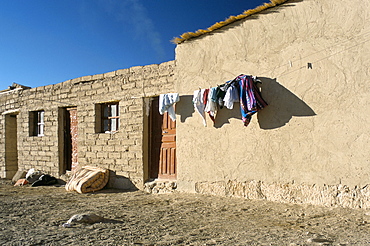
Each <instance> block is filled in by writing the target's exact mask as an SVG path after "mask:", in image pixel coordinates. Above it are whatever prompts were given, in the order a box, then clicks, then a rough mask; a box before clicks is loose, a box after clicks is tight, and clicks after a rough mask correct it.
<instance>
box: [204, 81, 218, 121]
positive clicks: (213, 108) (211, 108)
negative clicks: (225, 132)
mask: <svg viewBox="0 0 370 246" xmlns="http://www.w3.org/2000/svg"><path fill="white" fill-rule="evenodd" d="M215 94H216V87H213V88H211V89H209V93H208V100H207V104H206V108H205V109H204V111H206V112H207V113H208V115H209V117H210V118H211V120H212V121H213V122H215V116H216V112H217V103H216V101H215V100H213V98H214V97H215Z"/></svg>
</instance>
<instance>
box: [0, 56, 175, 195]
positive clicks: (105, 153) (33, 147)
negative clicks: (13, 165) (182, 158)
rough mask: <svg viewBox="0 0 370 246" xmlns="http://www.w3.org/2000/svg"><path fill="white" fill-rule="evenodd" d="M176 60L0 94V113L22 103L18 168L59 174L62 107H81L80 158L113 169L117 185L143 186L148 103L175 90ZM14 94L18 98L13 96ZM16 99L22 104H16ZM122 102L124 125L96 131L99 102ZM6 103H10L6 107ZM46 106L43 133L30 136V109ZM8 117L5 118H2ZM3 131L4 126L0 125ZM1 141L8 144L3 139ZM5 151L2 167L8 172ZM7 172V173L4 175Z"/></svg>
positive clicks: (121, 115)
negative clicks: (151, 98)
mask: <svg viewBox="0 0 370 246" xmlns="http://www.w3.org/2000/svg"><path fill="white" fill-rule="evenodd" d="M174 66H175V62H174V61H170V62H165V63H162V64H159V65H157V64H154V65H148V66H138V67H132V68H129V69H122V70H117V71H113V72H109V73H105V74H97V75H92V76H84V77H81V78H76V79H72V80H68V81H66V82H63V83H59V84H55V85H48V86H42V87H37V88H32V89H28V90H19V91H15V92H9V93H6V94H3V95H0V100H1V101H2V102H4V104H3V106H2V107H1V110H2V111H1V112H0V113H2V112H4V111H5V110H8V109H11V108H18V109H19V113H18V115H17V123H18V124H17V125H18V127H17V135H18V168H19V170H25V171H27V170H29V169H30V168H35V169H37V170H41V171H43V172H46V173H49V174H51V175H55V176H57V177H59V176H60V175H62V174H63V170H62V168H61V165H62V163H61V155H63V153H62V151H61V146H60V145H62V144H63V143H62V141H61V138H63V136H62V135H63V131H61V128H60V125H61V124H62V122H61V110H62V109H64V108H67V107H77V118H78V163H79V165H82V166H83V165H93V166H98V167H104V168H108V169H110V170H112V171H114V172H115V173H116V175H117V177H122V179H121V181H122V182H126V183H125V184H119V182H118V181H117V182H116V184H114V182H115V181H112V182H113V186H116V187H118V188H132V187H133V186H135V187H137V188H142V186H143V182H144V181H145V179H146V175H147V170H146V169H147V161H148V160H147V159H146V158H147V156H146V155H145V154H144V153H145V152H146V151H147V143H146V141H147V140H146V136H147V134H148V132H147V131H148V129H147V128H146V123H147V122H146V119H147V115H146V112H148V111H147V110H146V108H147V107H148V106H149V102H150V100H148V99H147V98H150V97H152V96H156V95H159V93H168V92H172V91H173V72H174ZM13 98H14V99H13ZM16 101H18V102H19V103H16ZM110 101H118V102H119V108H120V129H119V131H118V132H116V133H114V134H110V133H98V132H96V130H95V129H96V120H97V119H96V114H97V111H96V107H95V106H96V104H99V103H104V102H110ZM5 105H6V106H5ZM39 110H44V111H45V130H44V131H45V133H44V136H42V137H38V136H30V134H29V129H30V122H29V121H30V117H29V112H30V111H39ZM4 119H5V117H2V119H1V120H2V123H4ZM0 125H1V126H0V134H1V135H2V136H4V134H5V129H4V126H3V124H0ZM0 144H2V146H4V144H5V142H4V140H3V138H2V140H1V142H0ZM4 155H5V152H4V151H1V153H0V157H1V162H0V167H1V168H3V169H2V173H4V171H5V170H4V169H5V164H4V161H3V160H4ZM2 175H3V174H2Z"/></svg>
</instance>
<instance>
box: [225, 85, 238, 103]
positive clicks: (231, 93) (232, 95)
mask: <svg viewBox="0 0 370 246" xmlns="http://www.w3.org/2000/svg"><path fill="white" fill-rule="evenodd" d="M239 97H240V96H239V91H238V88H237V87H236V86H235V85H234V83H232V84H231V85H230V86H229V88H228V89H227V91H226V94H225V97H224V105H225V107H226V108H228V109H233V108H234V102H239Z"/></svg>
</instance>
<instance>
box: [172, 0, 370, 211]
mask: <svg viewBox="0 0 370 246" xmlns="http://www.w3.org/2000/svg"><path fill="white" fill-rule="evenodd" d="M269 7H272V8H269ZM263 9H265V10H263ZM256 12H258V13H256ZM369 13H370V2H368V1H366V2H364V1H360V0H356V1H350V0H344V1H341V2H340V3H339V2H338V1H336V0H320V1H317V0H303V1H273V3H272V4H270V5H265V6H262V7H261V8H258V9H256V10H252V11H247V12H245V13H244V15H241V16H237V17H231V18H230V19H228V20H226V21H225V22H220V23H216V24H215V25H214V26H212V27H211V28H209V29H207V30H199V31H196V32H194V33H185V34H184V35H182V36H181V37H180V38H177V39H175V42H177V43H178V45H177V48H176V70H175V71H176V72H175V91H176V92H178V93H180V95H181V96H182V97H181V100H180V102H179V103H178V104H177V105H176V106H177V107H176V112H177V114H178V121H177V143H176V144H177V162H178V169H177V170H178V173H177V183H178V189H179V190H184V191H189V192H199V193H205V194H217V195H226V196H240V197H247V198H256V199H267V200H272V201H279V202H293V203H310V204H320V205H328V206H344V207H362V208H369V207H370V201H369V200H370V188H369V186H368V185H369V184H370V151H369V149H370V144H369V141H370V135H369V132H370V131H369V129H370V128H369V125H370V118H369V116H370V85H369V82H370V81H369V78H370V26H369ZM240 74H247V75H254V76H257V77H259V78H260V80H261V82H262V84H259V87H260V90H261V92H262V96H263V98H264V99H265V100H266V102H267V103H268V104H269V106H267V107H266V108H264V109H263V110H261V111H259V112H258V113H257V114H255V115H253V117H252V121H251V122H250V124H249V125H248V126H247V127H245V126H243V123H242V120H241V115H240V110H239V105H237V103H235V106H234V109H233V110H228V109H221V110H219V111H218V113H217V116H216V121H215V123H213V122H212V121H211V120H210V119H209V118H207V127H204V126H203V124H202V119H201V117H200V115H199V114H198V113H196V112H194V109H191V98H192V95H193V92H194V91H195V90H198V88H210V87H214V86H216V85H221V84H223V83H225V82H226V81H228V80H233V79H234V78H235V77H236V76H238V75H240ZM206 117H208V116H206Z"/></svg>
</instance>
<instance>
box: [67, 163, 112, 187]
mask: <svg viewBox="0 0 370 246" xmlns="http://www.w3.org/2000/svg"><path fill="white" fill-rule="evenodd" d="M108 180H109V170H108V169H105V168H99V167H92V166H84V167H81V168H79V169H76V170H74V171H73V174H72V177H71V179H70V180H69V181H68V183H67V184H66V190H67V191H77V192H78V193H88V192H94V191H98V190H101V189H103V188H104V186H106V184H107V183H108Z"/></svg>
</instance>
